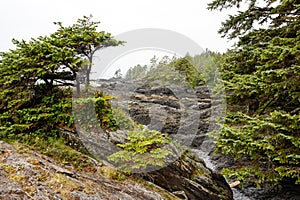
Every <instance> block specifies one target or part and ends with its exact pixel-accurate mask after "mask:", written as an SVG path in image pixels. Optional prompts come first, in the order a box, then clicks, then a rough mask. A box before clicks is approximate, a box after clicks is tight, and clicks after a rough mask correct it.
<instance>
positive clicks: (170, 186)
mask: <svg viewBox="0 0 300 200" xmlns="http://www.w3.org/2000/svg"><path fill="white" fill-rule="evenodd" d="M145 178H146V179H148V180H151V181H153V182H154V183H155V184H157V185H159V186H161V187H163V188H165V189H166V190H168V191H171V192H173V194H175V195H177V196H178V197H181V198H184V196H185V197H186V199H191V200H208V199H212V200H219V199H232V198H233V197H232V191H231V189H230V187H229V185H228V184H227V182H226V180H225V179H224V177H223V176H222V175H220V174H219V173H216V172H213V171H212V170H211V169H209V168H207V167H206V165H205V163H204V161H203V160H202V159H200V158H199V157H198V156H197V155H196V154H193V153H191V152H189V153H187V154H185V155H183V156H182V157H181V158H180V159H178V160H176V161H175V162H173V163H171V164H170V165H168V166H166V167H164V168H162V169H160V170H157V171H153V172H150V173H148V174H147V176H146V177H145Z"/></svg>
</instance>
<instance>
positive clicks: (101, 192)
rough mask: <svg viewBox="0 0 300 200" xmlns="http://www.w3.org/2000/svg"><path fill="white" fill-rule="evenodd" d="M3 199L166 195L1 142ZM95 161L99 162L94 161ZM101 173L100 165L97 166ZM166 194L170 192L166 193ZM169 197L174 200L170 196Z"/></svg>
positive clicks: (156, 199)
mask: <svg viewBox="0 0 300 200" xmlns="http://www.w3.org/2000/svg"><path fill="white" fill-rule="evenodd" d="M0 149H1V154H0V199H3V200H6V199H7V200H8V199H14V200H15V199H20V200H24V199H43V200H44V199H51V200H52V199H74V200H75V199H76V200H78V199H82V200H87V199H91V200H96V199H97V200H104V199H107V200H120V199H122V200H125V199H128V200H145V199H151V200H162V199H165V198H164V196H163V195H162V194H160V193H158V192H157V191H155V190H150V189H149V188H146V187H144V186H142V185H139V184H137V183H134V182H133V181H129V180H125V181H123V182H120V181H117V180H113V179H112V178H106V177H105V176H102V175H101V174H100V173H99V172H98V171H97V172H89V173H88V172H80V173H79V172H78V171H75V170H74V169H73V168H72V167H70V166H63V165H60V164H58V163H56V162H55V161H53V160H52V159H51V158H49V157H47V156H44V155H41V154H38V153H36V152H33V151H31V150H29V149H27V148H25V147H15V146H13V145H10V144H8V143H5V142H3V141H0ZM94 162H96V161H94ZM96 164H97V163H96ZM97 165H98V166H99V171H100V170H101V166H102V164H101V163H98V164H97ZM165 193H166V194H167V192H165ZM169 196H171V197H173V198H175V196H174V195H172V194H171V193H169Z"/></svg>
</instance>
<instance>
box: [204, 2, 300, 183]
mask: <svg viewBox="0 0 300 200" xmlns="http://www.w3.org/2000/svg"><path fill="white" fill-rule="evenodd" d="M240 6H241V7H245V6H246V9H243V10H242V9H240V11H239V12H237V14H236V15H231V16H230V17H229V19H227V20H226V21H225V22H224V23H223V24H222V27H221V29H220V31H219V32H220V33H222V34H223V36H228V38H230V39H233V38H237V39H238V44H237V45H236V47H235V48H234V49H233V50H230V51H228V52H227V53H226V59H225V61H224V62H223V64H222V65H221V66H220V71H221V74H222V78H223V81H224V83H225V85H226V90H227V95H228V98H227V99H228V108H229V110H228V115H227V118H226V124H225V125H224V127H223V129H222V130H221V137H220V138H219V140H218V143H217V149H218V150H219V151H220V152H223V153H225V154H230V155H234V156H235V158H236V159H237V160H236V162H235V164H236V165H235V166H233V168H235V170H225V171H226V173H227V174H229V175H230V177H231V178H235V179H241V180H242V181H243V180H247V181H255V182H256V183H257V184H258V185H259V184H260V183H264V182H271V183H277V182H278V181H281V180H285V179H292V180H294V181H295V183H298V184H299V183H300V167H299V166H300V165H299V163H300V123H299V122H300V115H299V114H300V109H299V108H300V34H299V33H300V32H299V30H300V29H299V27H300V10H299V6H300V5H299V2H297V1H296V0H281V1H273V0H265V1H257V0H251V1H241V0H215V1H213V2H211V3H210V4H209V9H212V10H222V9H227V8H231V7H237V8H239V7H240ZM239 158H247V159H248V162H240V161H241V160H240V159H239Z"/></svg>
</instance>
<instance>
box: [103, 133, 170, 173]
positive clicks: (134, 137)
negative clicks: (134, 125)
mask: <svg viewBox="0 0 300 200" xmlns="http://www.w3.org/2000/svg"><path fill="white" fill-rule="evenodd" d="M128 139H129V142H127V143H125V144H118V146H119V147H121V148H122V150H121V151H118V152H116V153H114V154H112V155H110V156H109V157H108V160H110V161H113V162H114V163H116V164H118V166H119V168H120V169H121V170H124V171H125V172H138V171H139V170H146V169H147V168H149V167H162V166H163V165H164V164H165V163H166V160H167V157H168V156H170V155H172V152H171V151H169V150H166V149H164V148H163V146H164V145H167V144H168V143H170V142H171V139H170V138H169V137H166V136H164V135H163V134H161V133H160V132H158V131H154V130H134V131H131V132H129V134H128Z"/></svg>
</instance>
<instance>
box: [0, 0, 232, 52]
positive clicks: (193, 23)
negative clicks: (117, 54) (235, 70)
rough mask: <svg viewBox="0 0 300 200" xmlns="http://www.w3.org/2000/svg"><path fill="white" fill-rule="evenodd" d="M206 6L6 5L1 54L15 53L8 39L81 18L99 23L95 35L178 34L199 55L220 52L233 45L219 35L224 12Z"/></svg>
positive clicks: (159, 2) (0, 21)
mask: <svg viewBox="0 0 300 200" xmlns="http://www.w3.org/2000/svg"><path fill="white" fill-rule="evenodd" d="M208 2H210V0H188V1H183V0H151V1H146V0H105V1H104V0H80V1H79V0H42V1H41V0H23V1H22V0H5V1H1V4H0V25H1V33H0V34H1V43H0V51H6V50H8V49H9V48H14V46H13V45H12V44H11V39H12V38H16V39H26V40H28V39H29V38H31V37H37V36H40V35H47V34H49V33H51V32H53V31H55V30H56V26H55V25H53V23H52V22H54V21H61V22H63V24H64V25H70V24H72V23H74V22H75V21H76V20H77V19H78V18H81V17H82V16H83V15H87V16H88V15H90V14H92V15H93V16H94V18H93V19H94V20H95V21H100V22H101V24H100V26H99V30H104V31H107V32H110V33H112V35H118V34H121V33H123V32H126V31H130V30H133V29H138V28H163V29H168V30H172V31H176V32H178V33H181V34H183V35H185V36H187V37H189V38H190V39H192V40H194V41H195V42H196V43H198V44H199V45H200V46H201V47H202V48H203V49H206V48H208V49H209V50H213V51H219V52H224V51H226V49H227V48H229V47H230V46H232V44H233V42H230V41H228V40H227V39H224V38H221V37H220V35H218V34H217V31H218V29H219V28H220V25H221V21H224V19H226V16H227V15H228V12H224V11H222V12H218V11H213V12H212V11H208V10H207V9H206V7H207V3H208Z"/></svg>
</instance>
